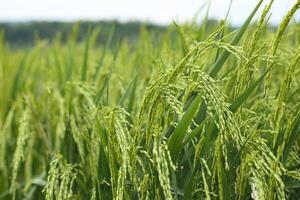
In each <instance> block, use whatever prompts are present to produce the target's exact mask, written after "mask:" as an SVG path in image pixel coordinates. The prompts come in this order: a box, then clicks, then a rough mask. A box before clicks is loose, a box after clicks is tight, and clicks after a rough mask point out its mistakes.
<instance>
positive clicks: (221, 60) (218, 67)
mask: <svg viewBox="0 0 300 200" xmlns="http://www.w3.org/2000/svg"><path fill="white" fill-rule="evenodd" d="M263 1H264V0H260V1H259V2H258V3H257V5H256V7H255V8H254V10H253V11H252V13H251V14H250V16H249V17H248V18H247V20H246V21H245V22H244V24H243V26H242V27H241V29H240V30H239V32H238V33H237V34H236V36H235V37H234V38H233V39H232V41H231V45H233V46H235V45H237V44H238V43H239V41H240V40H241V38H242V36H243V35H244V33H245V31H246V30H247V27H248V26H249V24H250V22H251V21H252V19H253V17H254V15H255V14H256V12H257V10H258V9H259V7H260V6H261V4H262V3H263ZM229 55H230V53H229V52H228V51H225V52H224V53H223V55H222V56H221V57H220V58H219V59H218V60H217V62H216V63H215V64H214V66H213V67H212V68H211V70H210V72H209V75H210V76H211V77H215V76H216V75H217V74H218V72H219V71H220V70H221V68H222V66H223V65H224V63H225V61H226V60H227V59H228V57H229Z"/></svg>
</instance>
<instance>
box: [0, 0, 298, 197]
mask: <svg viewBox="0 0 300 200" xmlns="http://www.w3.org/2000/svg"><path fill="white" fill-rule="evenodd" d="M262 2H263V1H258V4H257V6H256V7H255V8H254V10H253V12H252V13H251V14H250V15H249V18H248V19H247V21H246V22H245V23H244V25H243V26H242V27H241V28H240V29H239V30H237V31H233V32H232V31H231V30H230V28H229V27H228V25H227V24H226V23H228V22H226V20H225V21H222V22H221V23H220V24H219V25H216V26H210V23H209V22H208V20H207V18H205V21H204V23H203V24H202V25H197V24H196V23H195V22H192V23H186V24H176V23H174V24H172V25H170V26H169V27H168V28H167V29H165V30H164V31H161V32H160V34H157V35H156V34H155V33H156V32H155V31H153V30H149V27H147V26H142V27H140V32H139V34H138V36H137V37H136V39H135V40H130V39H129V38H126V37H121V38H119V39H118V38H117V37H118V30H119V29H118V24H115V25H114V26H112V27H110V28H109V29H107V30H108V31H107V30H106V33H105V34H104V35H101V32H102V31H103V30H102V29H101V26H100V27H99V28H97V27H95V24H91V25H90V28H89V31H88V33H89V34H88V35H87V36H86V37H83V38H80V37H82V35H81V31H82V25H80V24H74V26H73V27H72V28H71V29H70V33H68V34H66V35H64V34H62V35H59V34H58V35H56V37H55V39H54V40H53V41H51V42H49V41H45V40H43V39H39V38H37V39H36V40H35V44H34V46H33V47H26V48H17V49H16V48H12V47H11V46H10V45H9V44H7V43H6V42H5V40H4V33H2V32H1V33H0V42H1V43H0V79H1V81H0V90H1V93H0V137H1V140H0V159H1V162H0V199H46V200H52V199H92V200H96V199H105V200H106V199H117V200H121V199H128V200H129V199H130V200H131V199H148V200H150V199H157V200H159V199H187V200H189V199H266V200H270V199H280V200H281V199H299V192H300V167H299V166H300V157H299V155H300V146H299V144H300V137H299V133H300V112H299V108H300V103H299V102H300V101H299V100H300V93H299V84H300V81H299V79H296V76H297V75H299V72H300V68H299V63H300V45H299V42H300V41H299V38H297V37H295V35H298V32H299V26H298V25H297V24H293V23H292V24H290V25H288V24H289V22H290V21H291V19H292V17H293V15H294V13H295V12H296V11H297V9H298V8H299V1H298V2H296V4H295V6H294V7H293V8H292V9H291V11H290V12H289V13H288V14H287V16H286V17H285V18H284V19H283V22H282V23H281V25H280V26H279V27H278V30H277V31H274V30H273V29H272V28H270V27H269V26H268V23H267V19H268V17H267V16H268V15H269V14H270V13H269V11H270V9H271V6H272V5H273V2H274V1H273V0H270V1H268V3H267V5H266V7H265V9H264V11H263V13H262V15H261V17H260V19H259V21H258V23H257V25H251V24H250V22H251V20H252V18H253V16H254V15H255V13H256V12H257V10H258V9H259V7H260V6H261V5H262ZM208 26H210V27H209V29H208V28H207V27H208ZM83 28H84V29H86V31H87V30H88V29H87V28H88V27H87V26H85V25H83ZM102 28H103V27H102ZM153 36H155V38H154V37H153ZM64 37H65V38H64ZM103 37H104V38H106V42H105V45H104V46H99V45H97V41H98V40H100V38H103ZM271 72H272V77H271V75H270V74H271ZM266 78H267V80H266V81H265V79H266Z"/></svg>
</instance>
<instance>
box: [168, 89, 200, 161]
mask: <svg viewBox="0 0 300 200" xmlns="http://www.w3.org/2000/svg"><path fill="white" fill-rule="evenodd" d="M200 102H201V96H200V95H199V94H198V95H197V97H196V98H195V99H194V101H193V102H192V103H191V105H190V106H189V108H188V109H187V111H186V112H185V113H184V115H183V117H182V119H181V120H180V121H179V122H178V125H177V126H176V128H175V130H174V132H173V133H172V135H171V136H170V138H169V141H168V149H169V151H170V154H171V157H172V159H173V161H174V160H176V156H177V155H178V153H179V151H180V149H181V148H182V147H183V145H182V141H183V139H184V136H185V134H186V131H187V130H188V128H189V126H190V125H191V123H192V120H193V118H194V116H195V114H196V112H197V111H198V108H199V105H200Z"/></svg>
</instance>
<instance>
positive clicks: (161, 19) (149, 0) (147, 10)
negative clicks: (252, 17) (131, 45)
mask: <svg viewBox="0 0 300 200" xmlns="http://www.w3.org/2000/svg"><path fill="white" fill-rule="evenodd" d="M211 1H212V3H211V9H210V16H211V17H214V18H218V19H221V18H223V17H224V16H225V14H226V11H227V8H228V5H229V2H230V0H211ZM265 1H266V2H268V1H269V0H265ZM0 2H1V3H0V5H1V6H0V21H2V22H3V21H28V20H63V21H72V20H78V19H93V20H99V19H100V20H101V19H118V20H120V21H129V20H142V21H150V22H154V23H158V24H167V23H169V22H171V21H172V20H174V19H175V20H177V21H178V20H179V21H185V20H188V19H191V18H192V17H193V16H194V14H195V13H196V12H197V10H199V8H200V7H201V6H202V5H203V4H204V3H205V2H206V0H0ZM257 2H258V0H233V7H232V10H231V12H230V20H231V22H232V23H233V24H240V23H242V22H243V21H244V20H245V19H246V18H247V16H248V15H249V13H250V12H251V10H252V9H253V7H254V6H255V5H256V3H257ZM295 2H296V0H275V4H274V7H273V9H272V13H273V14H272V17H271V22H272V23H278V22H279V21H280V19H281V18H282V16H283V15H284V14H285V13H286V11H287V10H288V9H289V8H290V7H291V6H292V5H293V3H295ZM204 12H205V10H203V11H202V13H203V14H204ZM299 12H300V11H298V13H297V17H296V19H297V20H299V18H300V17H299Z"/></svg>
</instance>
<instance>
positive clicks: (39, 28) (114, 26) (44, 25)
mask: <svg viewBox="0 0 300 200" xmlns="http://www.w3.org/2000/svg"><path fill="white" fill-rule="evenodd" d="M142 27H144V28H146V29H147V30H148V31H150V32H152V33H153V34H160V33H163V32H164V31H165V30H166V27H164V26H159V25H154V24H149V23H141V22H127V23H120V22H117V21H98V22H91V21H79V22H74V23H73V22H69V23H67V22H26V23H0V30H1V31H2V32H4V40H5V42H6V43H7V44H8V45H10V46H12V47H22V46H31V45H33V44H34V41H36V40H37V39H39V40H40V39H42V40H47V41H49V42H52V41H53V40H54V39H55V38H57V37H60V39H61V42H65V41H66V40H67V38H68V37H70V35H71V33H72V30H73V29H74V28H77V29H78V31H77V34H78V35H77V39H78V41H81V40H82V39H84V38H85V37H86V36H87V34H88V30H89V29H98V30H99V34H100V37H98V38H97V43H98V44H105V43H106V41H107V40H108V38H109V36H110V35H111V33H112V32H113V34H112V40H113V41H116V40H119V39H125V38H126V39H127V40H129V42H131V41H134V40H136V38H137V36H138V34H139V32H140V30H141V28H142Z"/></svg>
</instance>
